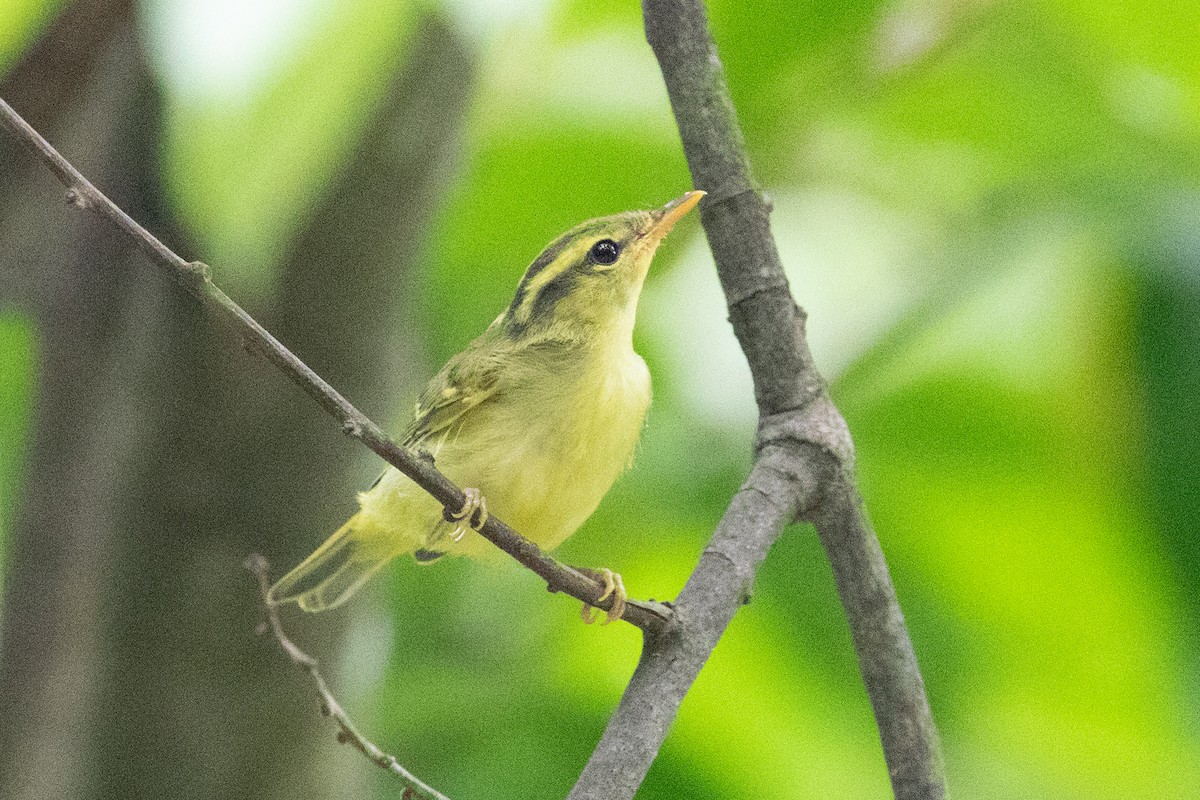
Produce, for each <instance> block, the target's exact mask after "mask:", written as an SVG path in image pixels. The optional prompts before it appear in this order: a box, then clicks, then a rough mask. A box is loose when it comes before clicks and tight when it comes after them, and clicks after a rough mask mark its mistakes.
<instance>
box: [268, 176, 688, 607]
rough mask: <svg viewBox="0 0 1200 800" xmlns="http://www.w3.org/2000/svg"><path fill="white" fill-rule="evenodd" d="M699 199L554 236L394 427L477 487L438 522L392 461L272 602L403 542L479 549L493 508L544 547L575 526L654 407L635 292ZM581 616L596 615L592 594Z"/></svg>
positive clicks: (323, 583) (313, 601) (329, 590)
mask: <svg viewBox="0 0 1200 800" xmlns="http://www.w3.org/2000/svg"><path fill="white" fill-rule="evenodd" d="M703 196H704V192H699V191H693V192H688V193H686V194H684V195H683V196H682V197H680V198H678V199H676V200H673V201H672V202H670V203H668V204H667V205H666V206H664V207H663V208H661V209H656V210H654V211H631V212H627V213H624V214H616V215H613V216H611V217H601V218H599V219H593V220H589V221H587V222H584V223H581V224H579V225H577V226H575V227H574V228H572V229H571V230H569V231H567V232H566V233H564V234H563V235H562V236H560V237H558V238H557V239H555V240H554V241H553V242H551V243H550V244H549V245H548V246H547V247H546V249H545V250H543V251H542V254H541V255H539V256H538V257H537V258H536V259H535V260H534V262H533V263H532V264H530V265H529V268H528V269H527V270H525V275H524V277H522V278H521V283H520V285H518V286H517V292H516V295H515V296H514V297H513V300H512V303H510V304H509V306H508V309H507V310H505V311H504V312H503V313H502V314H501V315H500V316H498V317H497V318H496V320H495V321H494V322H493V323H492V324H491V325H490V326H488V328H487V330H486V331H484V332H483V335H481V336H480V337H479V338H478V339H476V340H475V341H473V342H472V343H471V344H470V345H469V346H468V347H467V349H465V350H464V351H462V352H461V353H459V354H458V355H456V356H454V357H453V358H451V359H450V360H449V361H448V362H447V363H446V365H445V366H444V367H442V369H441V371H440V372H438V374H437V375H436V376H434V378H433V379H432V380H431V381H430V382H429V385H428V386H426V387H425V391H424V393H423V394H422V395H421V398H420V400H419V401H418V402H417V408H416V417H415V419H414V420H413V421H412V423H411V424H410V425H409V426H408V429H407V430H406V431H405V433H404V437H403V444H404V445H405V446H406V447H408V448H411V449H414V450H417V449H420V450H424V451H426V452H428V453H429V454H431V455H432V456H433V457H434V461H435V463H436V465H437V467H438V469H440V470H441V471H442V472H443V473H444V474H445V475H446V476H447V477H449V478H450V479H451V480H453V481H454V482H455V483H456V484H458V485H459V486H465V487H471V488H469V489H466V490H465V492H466V494H467V502H466V504H465V505H464V506H463V508H462V509H461V510H459V511H458V513H456V514H453V515H450V516H452V517H453V520H452V521H447V520H446V518H445V516H444V515H443V509H442V506H441V504H439V503H438V501H437V500H434V499H433V498H432V497H430V496H429V495H428V494H426V492H425V491H424V490H423V489H421V488H420V487H418V486H417V485H416V484H415V483H413V482H412V481H411V480H409V479H408V478H407V477H405V476H404V475H403V474H401V473H400V472H399V471H397V470H396V469H395V468H393V467H389V468H388V469H387V471H386V472H384V473H383V475H382V476H381V477H380V478H379V480H377V481H376V482H375V485H374V486H372V487H371V488H370V489H369V490H368V491H366V492H362V493H360V494H359V496H358V502H359V506H360V509H359V511H358V513H356V514H355V515H354V516H353V517H351V518H350V520H349V521H348V522H346V524H345V525H343V526H342V527H341V528H340V529H339V530H338V531H337V532H336V533H335V534H333V535H332V536H331V537H329V539H328V540H327V541H326V542H325V543H324V544H322V545H321V546H320V547H319V548H317V550H316V552H314V553H313V554H312V555H310V556H309V557H308V558H306V559H305V560H304V561H303V562H302V563H301V564H300V565H299V566H298V567H296V568H295V569H293V570H292V571H291V572H289V573H288V574H287V575H285V576H284V577H283V578H282V579H281V580H280V581H279V582H278V583H276V584H275V585H274V586H273V587H272V588H271V592H270V595H269V599H270V602H271V603H272V604H275V605H278V604H281V603H287V602H291V601H295V602H296V603H298V604H299V605H300V608H302V609H304V610H305V611H323V610H325V609H328V608H333V607H335V606H338V605H340V604H341V603H343V602H345V601H346V600H347V599H348V598H349V597H350V595H352V594H353V593H354V591H355V590H356V589H358V587H360V586H362V585H363V583H364V582H366V580H367V579H368V578H370V577H371V575H372V574H373V573H374V572H375V571H376V570H378V569H379V568H380V567H382V566H383V565H384V564H386V563H387V562H388V561H390V560H391V559H393V558H395V557H396V556H398V555H403V554H411V555H412V556H413V557H414V558H415V559H416V560H417V561H418V562H419V563H423V564H425V563H429V562H432V561H435V560H437V559H438V558H441V557H442V556H444V555H448V554H449V555H479V554H482V553H484V552H486V550H487V548H488V547H489V544H488V542H487V541H486V540H485V539H484V538H483V537H481V536H480V535H479V534H478V533H476V532H475V530H477V529H478V528H479V527H481V526H482V525H483V522H484V521H485V520H486V519H487V516H488V513H489V509H490V511H492V512H494V513H495V514H497V515H498V516H499V517H500V518H501V519H503V520H504V521H505V522H507V523H508V524H509V525H511V526H512V527H513V528H514V529H515V530H516V531H518V532H519V533H521V534H524V535H525V536H526V537H528V538H529V539H530V540H532V541H533V542H535V543H537V544H538V546H540V547H542V548H544V549H547V550H549V549H553V548H554V547H557V546H558V545H559V544H561V543H562V542H563V540H565V539H566V538H567V537H568V536H570V535H571V534H572V533H574V532H575V530H576V529H577V528H579V526H580V525H582V524H583V523H584V521H585V520H586V519H587V518H588V517H589V516H591V514H592V512H593V511H595V510H596V506H597V505H599V504H600V500H601V499H602V498H603V497H604V495H605V494H606V493H607V492H608V490H609V488H610V487H611V486H612V484H613V482H614V481H615V480H616V479H617V477H618V476H619V475H620V474H621V473H622V472H624V471H625V470H626V469H627V468H628V467H629V465H630V463H631V462H632V460H633V453H634V448H635V446H636V445H637V441H638V437H639V436H640V435H641V431H642V425H643V422H644V420H645V417H646V410H647V409H648V408H649V406H650V373H649V372H648V371H647V369H646V363H645V362H644V361H643V360H642V358H641V356H639V355H638V354H637V353H635V352H634V350H633V323H634V317H635V315H636V312H637V303H638V296H639V295H640V294H641V291H642V284H643V282H644V281H645V278H646V272H647V270H648V269H649V268H650V260H651V259H652V258H653V256H654V252H655V250H657V249H658V245H659V243H660V242H661V241H662V239H663V237H664V236H666V235H667V232H668V231H670V230H671V228H672V226H674V225H675V223H676V222H677V221H678V220H679V219H680V217H682V216H683V215H684V214H686V213H687V212H688V211H689V210H691V209H692V208H693V207H694V206H695V205H696V204H697V203H698V202H700V198H701V197H703ZM485 498H486V500H485ZM471 529H474V530H471ZM597 573H598V574H599V575H601V577H602V578H603V580H604V581H605V588H606V592H605V597H607V596H609V595H610V594H611V595H612V596H613V607H612V611H610V612H609V614H608V618H609V621H611V620H613V619H619V618H620V616H621V613H622V612H623V611H624V607H625V589H624V586H623V585H622V583H621V579H620V576H619V575H617V574H615V573H613V572H612V571H611V570H598V571H597ZM602 599H603V598H602ZM583 617H584V620H585V621H587V622H591V621H592V618H591V616H590V613H589V611H588V607H587V606H586V605H585V606H584V609H583Z"/></svg>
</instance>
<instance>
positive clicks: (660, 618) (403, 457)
mask: <svg viewBox="0 0 1200 800" xmlns="http://www.w3.org/2000/svg"><path fill="white" fill-rule="evenodd" d="M0 124H3V125H4V126H5V127H7V128H8V129H9V130H10V131H12V132H13V134H14V135H16V137H17V138H18V139H20V140H21V141H22V142H24V143H25V144H26V145H27V146H28V147H29V149H30V150H32V151H33V152H34V154H36V155H37V156H38V158H39V159H40V160H41V161H42V163H44V164H45V165H46V166H47V167H48V168H49V169H50V171H51V172H53V173H54V175H55V176H56V177H57V178H58V180H59V182H60V183H62V184H63V186H65V187H66V189H67V202H68V203H70V204H71V205H73V206H75V207H76V208H80V209H86V210H90V211H92V212H94V213H96V214H99V215H100V216H101V217H103V218H105V219H107V220H109V221H111V222H112V223H113V224H114V225H115V226H116V227H117V228H118V229H120V230H121V232H122V233H124V234H125V235H126V236H127V237H129V238H130V239H131V240H132V241H133V243H134V244H135V245H137V247H138V248H139V249H140V250H141V251H142V252H143V253H145V254H146V255H147V256H148V257H149V258H150V260H151V261H152V262H153V263H154V264H155V265H156V266H158V267H160V268H162V269H163V270H165V271H166V272H167V274H169V275H170V276H171V277H173V278H175V279H176V280H177V281H179V282H180V283H181V284H182V285H183V286H184V288H185V289H187V291H188V292H190V293H191V294H192V295H193V296H195V297H197V298H198V299H200V300H201V301H202V302H204V303H205V304H206V306H207V307H209V308H211V309H214V310H216V311H217V312H218V313H219V315H220V318H221V319H222V321H223V322H225V323H226V324H227V325H229V326H230V327H231V328H233V329H234V330H235V331H236V332H238V333H239V334H240V335H241V337H242V339H243V340H244V341H245V343H246V346H247V347H248V348H249V349H252V350H255V351H257V352H258V353H259V354H261V355H262V356H263V357H265V358H266V359H267V360H268V361H269V362H271V363H272V364H274V365H275V366H276V367H278V368H279V369H280V370H281V371H282V372H283V373H284V374H285V375H287V376H288V377H289V378H291V379H292V381H293V382H295V383H296V384H297V385H298V386H300V388H301V389H303V390H304V391H305V392H307V393H308V395H309V396H310V397H312V398H313V399H314V400H316V401H317V403H318V404H319V405H320V406H321V407H322V408H323V409H325V411H326V412H328V413H329V415H330V416H332V417H333V418H334V419H336V420H337V421H338V422H340V423H341V425H342V431H343V432H344V433H345V434H346V435H348V436H351V437H353V438H355V439H358V440H359V441H360V442H362V443H363V444H365V445H366V446H367V447H369V448H370V449H371V450H373V451H374V452H375V453H376V454H377V455H378V456H379V457H380V458H382V459H383V460H384V461H386V462H387V463H389V464H391V465H392V466H393V467H395V468H396V469H398V470H400V472H402V473H404V474H405V475H407V476H408V477H409V478H411V479H412V480H413V482H414V483H416V484H417V485H418V486H420V487H421V488H422V489H424V490H425V491H426V492H428V493H429V494H430V495H431V496H433V498H434V499H435V500H437V501H438V502H439V503H441V504H442V505H443V506H445V507H446V508H447V509H449V510H451V511H456V510H458V509H459V508H462V506H463V503H464V501H465V499H466V497H465V495H464V494H463V490H462V489H460V488H459V487H457V486H455V485H454V483H453V482H452V481H451V480H450V479H449V478H447V477H446V476H445V475H443V474H442V473H441V472H439V471H438V470H437V469H435V468H434V466H433V464H432V463H431V462H430V461H429V460H426V459H425V458H422V457H421V456H420V455H418V454H416V453H414V452H412V451H410V450H408V449H406V448H404V447H401V446H400V445H399V444H397V443H396V442H395V441H394V440H392V439H391V438H389V437H388V436H387V435H386V434H385V433H384V432H383V430H382V429H381V428H380V427H379V426H378V425H376V424H375V423H374V422H372V421H371V420H370V419H368V418H367V416H366V415H365V414H363V413H362V412H361V411H359V410H358V409H357V408H355V407H354V406H353V405H352V404H351V403H350V401H349V400H347V399H346V398H345V397H343V396H342V395H341V394H340V393H339V392H338V391H337V390H336V389H334V388H333V387H332V386H330V385H329V384H328V383H327V382H326V381H325V380H324V379H323V378H322V377H321V376H320V375H318V374H317V373H316V372H314V371H313V370H312V369H311V368H310V367H309V366H308V365H307V364H305V363H304V362H303V361H301V360H300V359H299V358H298V357H297V356H296V355H295V354H294V353H292V352H291V351H290V350H288V349H287V348H286V347H285V346H284V345H283V344H282V343H281V342H279V340H277V339H276V338H275V337H274V336H272V335H271V333H270V332H269V331H267V330H266V328H264V327H263V326H262V325H260V324H258V322H256V321H255V320H254V318H253V317H251V316H250V315H249V314H248V313H246V311H245V310H244V309H243V308H242V307H241V306H239V305H238V304H237V303H235V302H234V301H233V300H232V299H230V297H229V296H228V295H227V294H225V292H223V291H221V289H220V287H218V286H217V285H216V284H215V283H214V282H213V280H212V270H211V269H210V268H209V266H208V265H207V264H204V263H202V262H199V261H185V260H184V259H182V258H181V257H180V256H179V255H178V254H176V253H175V252H174V251H173V250H171V249H170V248H169V247H167V246H166V245H165V244H163V243H162V242H161V241H159V240H158V239H157V238H156V237H155V236H154V235H153V234H151V233H150V232H149V231H147V230H146V229H145V228H143V227H142V226H141V225H139V224H138V223H137V222H136V221H135V220H133V218H131V217H130V216H129V215H128V214H126V213H125V212H124V211H122V210H121V209H120V208H119V207H117V205H116V204H115V203H113V202H112V201H111V200H109V199H108V198H107V197H106V196H105V195H104V194H103V193H102V192H101V191H100V190H99V189H97V188H96V187H95V186H93V185H92V183H91V182H90V181H89V180H88V179H87V178H86V177H84V176H83V174H82V173H80V172H79V170H77V169H76V168H75V167H74V166H73V165H72V164H71V163H70V162H69V161H67V159H66V158H64V157H63V156H62V154H60V153H59V152H58V151H57V150H55V149H54V147H53V146H51V144H50V143H49V142H47V141H46V139H45V138H44V137H43V136H42V135H41V134H40V133H38V132H37V131H36V130H34V128H33V127H32V126H31V125H30V124H29V123H27V122H26V121H25V120H24V119H22V118H21V116H20V115H19V114H18V113H17V112H16V111H14V110H13V108H12V107H11V106H10V105H9V104H8V103H6V102H5V101H4V100H3V99H2V98H0ZM479 533H480V535H481V536H483V537H484V538H485V539H487V540H488V541H490V542H491V543H492V544H494V545H496V547H498V548H500V549H501V550H503V551H504V552H505V553H507V554H508V555H510V556H512V558H514V559H515V560H516V561H517V562H518V563H520V564H521V565H522V566H524V567H525V568H527V569H529V570H530V571H532V572H533V573H535V574H536V575H537V576H538V577H540V578H542V580H544V581H545V582H546V587H547V589H549V590H550V591H551V592H562V593H564V594H569V595H571V596H572V597H574V598H576V599H577V600H580V601H582V602H584V603H588V604H589V605H592V606H595V607H596V608H600V609H603V610H605V611H608V610H611V608H612V598H611V597H610V598H607V599H605V600H600V597H601V595H603V594H604V591H605V589H604V585H603V584H602V583H601V582H600V581H598V580H596V579H594V578H592V577H590V576H588V575H585V574H584V573H583V572H581V571H579V570H577V569H575V568H573V567H570V566H567V565H566V564H562V563H561V562H559V561H557V560H555V559H554V558H551V557H550V556H548V555H546V554H545V553H544V552H542V549H541V548H540V547H538V546H537V545H536V544H534V543H533V542H531V541H529V540H528V539H526V538H525V537H524V536H521V535H520V534H519V533H517V532H516V531H514V530H513V529H512V528H510V527H509V526H508V525H506V524H505V523H504V522H502V521H501V520H499V519H498V518H496V517H495V516H494V515H493V516H489V517H488V518H487V520H486V522H485V523H484V524H483V526H482V527H481V528H480V530H479ZM622 619H624V620H625V621H627V622H629V623H631V624H633V625H636V626H637V627H639V628H641V629H642V630H644V631H649V630H661V629H663V628H665V627H667V626H668V625H669V624H670V622H671V619H672V611H671V609H670V608H669V607H668V606H665V605H663V604H662V603H655V602H652V601H651V602H644V601H637V600H629V601H627V605H626V608H625V613H624V615H623V616H622Z"/></svg>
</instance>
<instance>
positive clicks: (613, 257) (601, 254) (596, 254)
mask: <svg viewBox="0 0 1200 800" xmlns="http://www.w3.org/2000/svg"><path fill="white" fill-rule="evenodd" d="M588 255H590V256H591V257H592V261H595V262H596V263H597V264H603V265H604V266H608V265H609V264H615V263H616V262H617V257H618V256H620V255H621V247H620V245H618V244H617V243H616V242H614V241H613V240H612V239H601V240H600V241H598V242H596V243H595V244H594V245H592V250H591V252H590V253H589V254H588Z"/></svg>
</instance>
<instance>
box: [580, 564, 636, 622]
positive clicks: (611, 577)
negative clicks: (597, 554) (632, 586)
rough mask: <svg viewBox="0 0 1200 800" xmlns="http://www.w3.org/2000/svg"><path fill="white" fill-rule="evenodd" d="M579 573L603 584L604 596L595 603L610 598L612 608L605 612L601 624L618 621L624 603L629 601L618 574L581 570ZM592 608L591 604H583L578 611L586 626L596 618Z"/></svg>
mask: <svg viewBox="0 0 1200 800" xmlns="http://www.w3.org/2000/svg"><path fill="white" fill-rule="evenodd" d="M580 571H581V572H586V573H588V574H589V575H592V576H594V577H595V578H596V579H597V580H599V581H601V582H603V583H604V594H602V595H600V596H599V597H597V598H596V602H597V603H599V602H601V601H603V600H607V599H608V598H609V597H611V598H612V608H610V609H609V610H608V611H606V612H605V614H606V615H607V616H606V617H605V619H604V623H603V624H605V625H607V624H608V623H610V622H613V621H614V620H618V619H620V618H621V616H622V615H623V614H624V613H625V601H626V600H628V599H629V594H628V593H627V592H626V591H625V582H624V581H622V580H621V576H620V574H619V573H616V572H613V571H612V570H611V569H583V570H580ZM593 608H594V606H592V604H591V603H584V604H583V608H581V609H580V610H579V616H580V617H581V618H582V619H583V621H584V622H585V623H586V624H588V625H591V624H592V623H593V622H595V621H596V617H597V616H598V615H597V614H594V613H593V611H592V609H593Z"/></svg>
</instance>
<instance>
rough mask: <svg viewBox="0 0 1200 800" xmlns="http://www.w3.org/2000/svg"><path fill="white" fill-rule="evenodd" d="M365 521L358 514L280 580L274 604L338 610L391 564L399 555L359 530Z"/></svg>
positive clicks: (273, 592)
mask: <svg viewBox="0 0 1200 800" xmlns="http://www.w3.org/2000/svg"><path fill="white" fill-rule="evenodd" d="M361 518H362V514H355V515H354V516H353V517H351V518H350V521H349V522H347V523H346V524H345V525H343V526H342V527H341V528H339V529H338V530H337V532H336V533H335V534H333V535H332V536H330V537H329V538H328V539H326V540H325V543H324V544H322V545H321V546H320V547H318V548H317V549H316V551H315V552H314V553H313V554H312V555H311V556H309V557H308V558H306V559H304V561H302V562H300V565H299V566H298V567H296V568H295V569H293V570H292V571H291V572H289V573H288V574H287V575H284V576H283V577H282V578H280V579H279V581H278V582H277V583H276V584H275V585H274V586H272V587H271V591H270V592H269V593H268V594H267V599H268V601H269V602H270V603H271V605H276V606H277V605H282V604H283V603H291V602H295V603H298V604H299V606H300V608H302V609H304V610H305V611H325V610H327V609H330V608H336V607H337V606H340V605H341V604H342V603H344V602H346V601H347V600H349V599H350V595H352V594H354V592H355V591H357V590H358V587H360V586H362V585H363V584H364V583H366V582H367V579H368V578H370V577H371V576H372V575H374V574H375V572H376V571H377V570H378V569H379V568H380V567H382V566H383V565H384V564H386V563H387V562H388V561H391V560H392V558H393V557H394V556H395V555H396V552H395V551H394V550H390V549H389V548H387V547H385V546H381V545H382V542H380V541H379V538H378V537H374V536H371V535H370V534H369V532H366V531H364V530H361V529H358V528H356V525H357V526H362V524H363V521H362V519H361ZM364 533H365V534H366V535H364Z"/></svg>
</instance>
